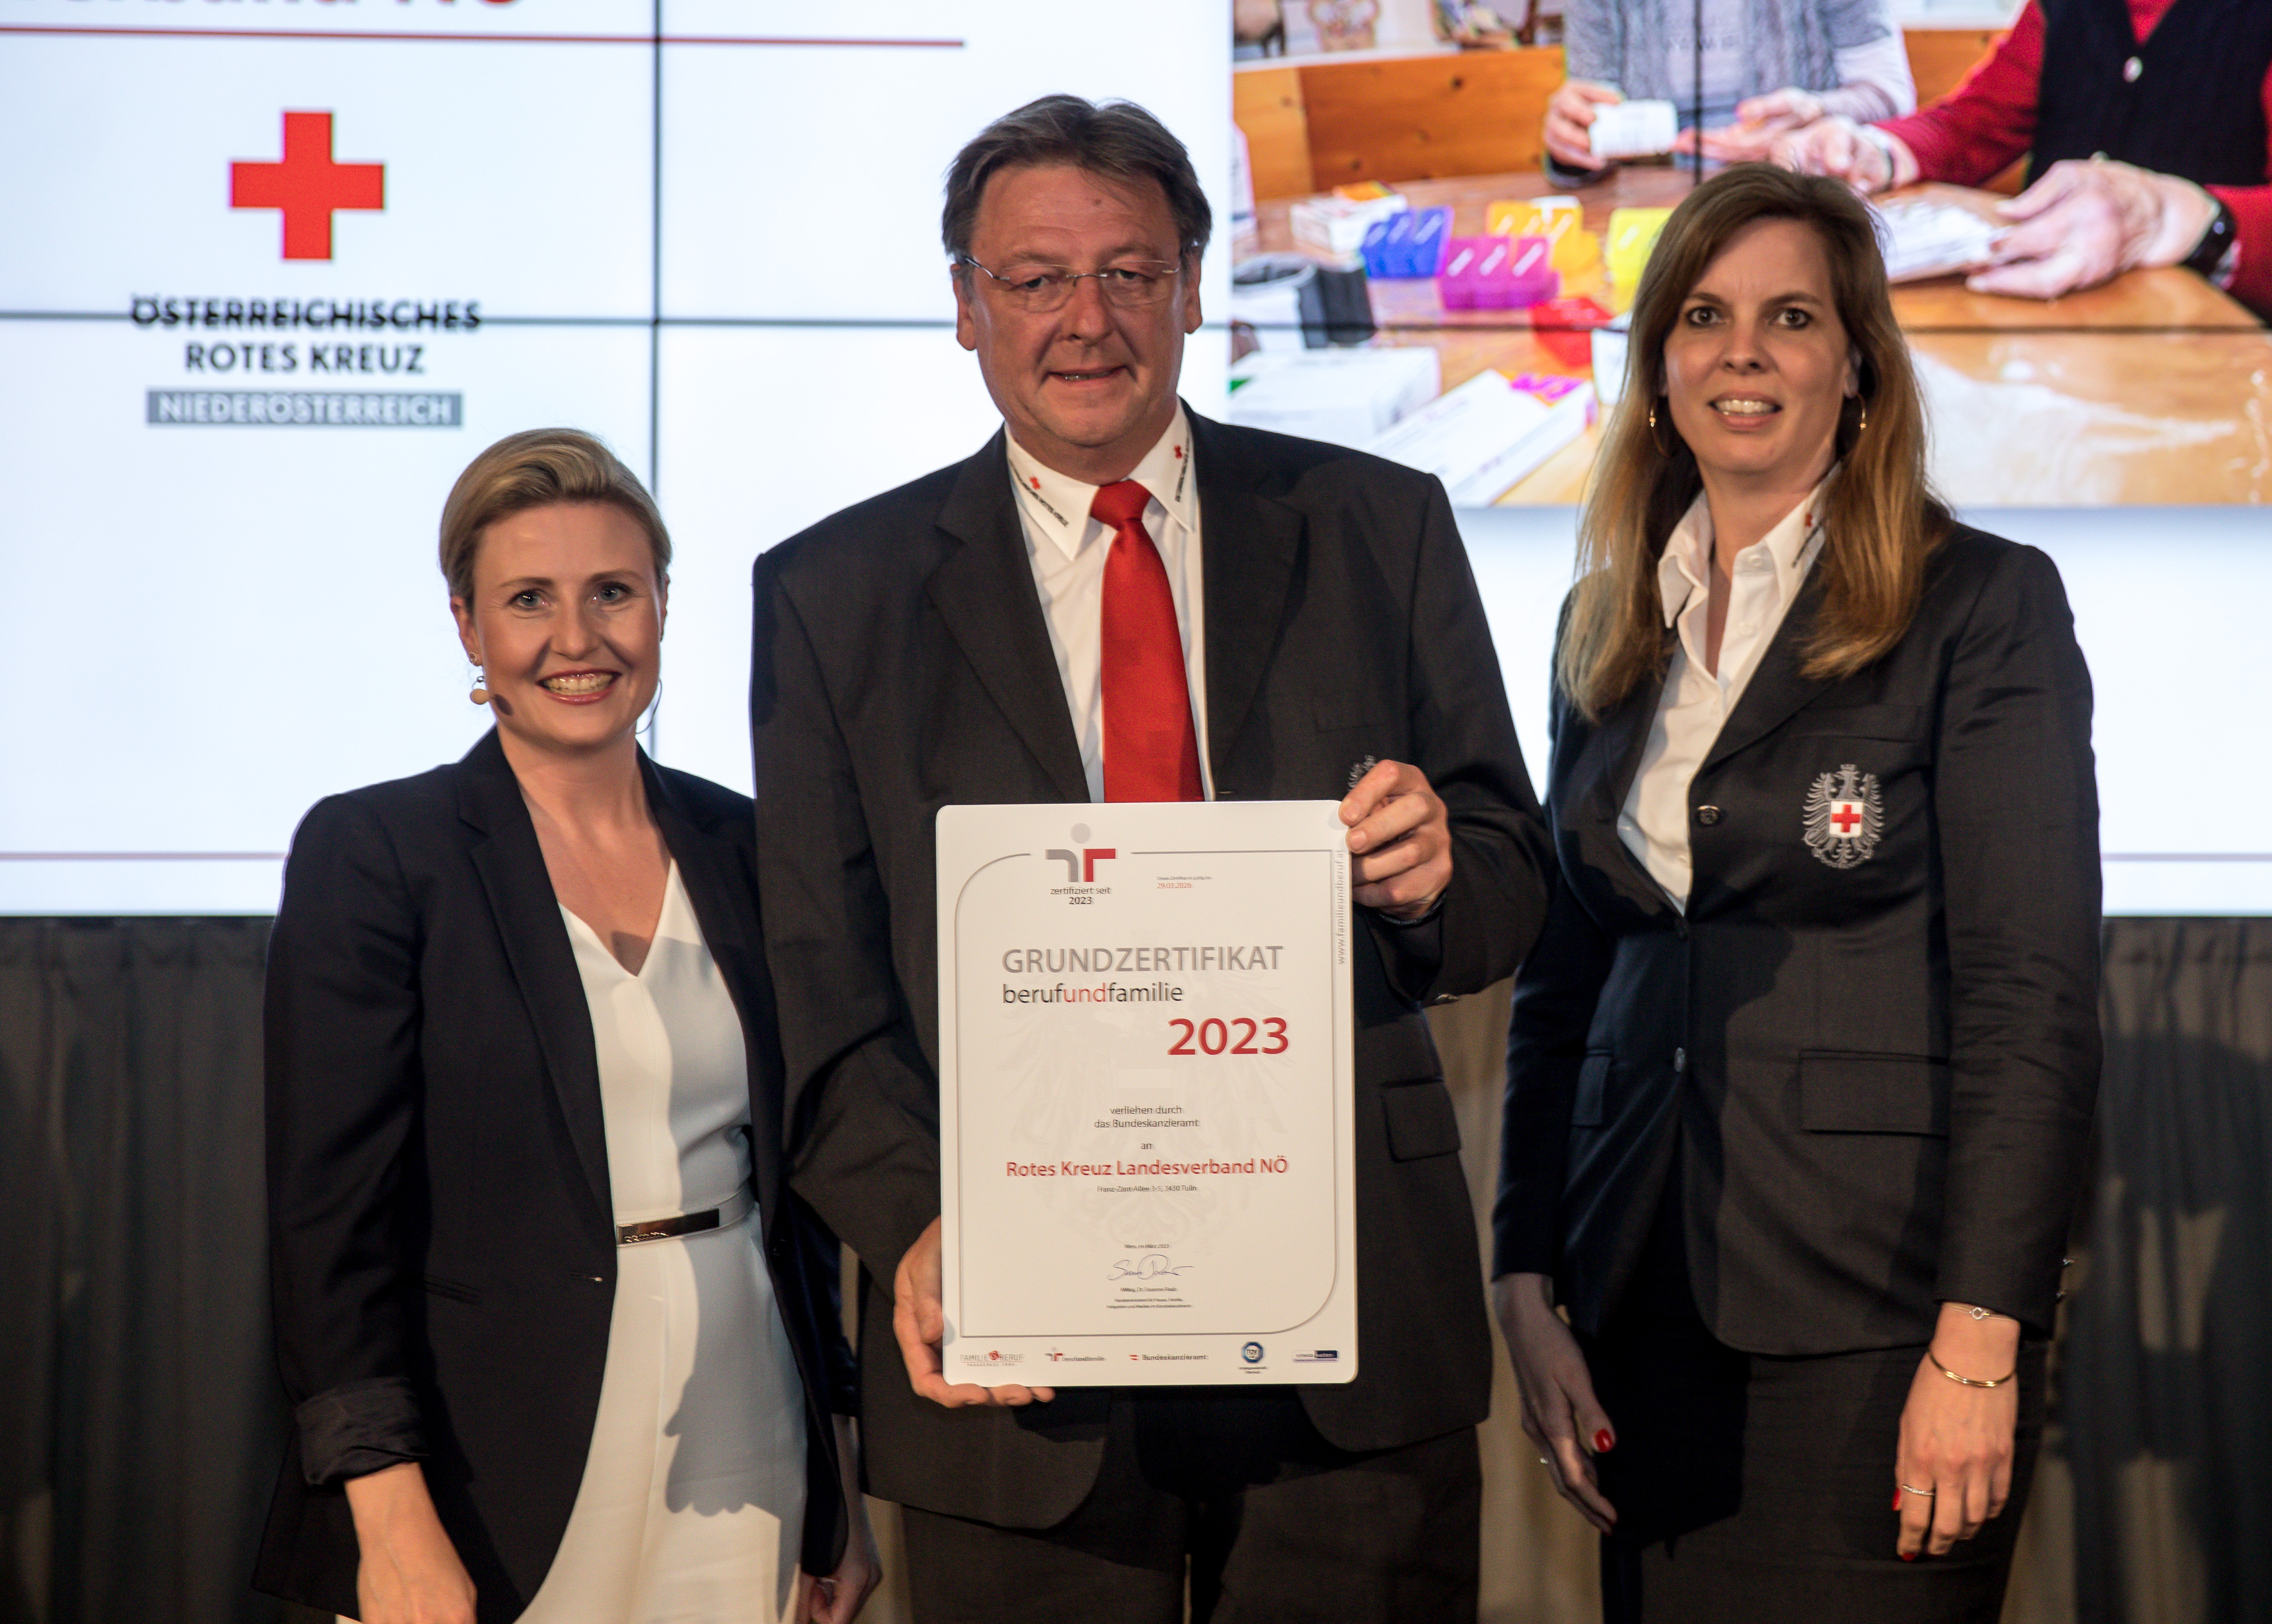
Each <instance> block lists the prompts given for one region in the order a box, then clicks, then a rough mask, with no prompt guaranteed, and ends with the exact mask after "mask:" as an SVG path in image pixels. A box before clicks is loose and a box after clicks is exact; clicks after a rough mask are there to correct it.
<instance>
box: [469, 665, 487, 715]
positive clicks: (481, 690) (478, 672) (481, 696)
mask: <svg viewBox="0 0 2272 1624" xmlns="http://www.w3.org/2000/svg"><path fill="white" fill-rule="evenodd" d="M466 669H467V670H470V671H472V672H473V674H474V691H473V692H471V693H468V694H467V695H466V697H467V699H469V700H472V701H473V702H474V703H475V704H476V705H486V704H488V703H489V702H490V690H489V677H488V676H487V674H486V673H484V672H483V671H482V668H481V667H480V666H478V665H475V664H474V663H473V662H471V661H467V664H466Z"/></svg>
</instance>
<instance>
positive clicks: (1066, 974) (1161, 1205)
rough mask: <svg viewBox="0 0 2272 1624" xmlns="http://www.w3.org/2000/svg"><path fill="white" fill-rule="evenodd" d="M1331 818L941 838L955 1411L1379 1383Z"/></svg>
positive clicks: (960, 815)
mask: <svg viewBox="0 0 2272 1624" xmlns="http://www.w3.org/2000/svg"><path fill="white" fill-rule="evenodd" d="M1346 838H1347V831H1346V830H1345V829H1344V828H1343V827H1342V821H1341V819H1340V817H1339V816H1338V815H1337V809H1336V804H1335V803H1334V802H1332V801H1278V802H1242V801H1234V802H1214V803H1206V802H1188V803H1183V804H1168V805H1148V804H1147V805H1138V804H1105V805H1048V806H949V807H946V808H945V809H944V810H942V811H941V812H939V814H938V1004H939V1138H940V1141H941V1149H942V1152H943V1159H942V1166H941V1169H940V1184H941V1186H942V1187H941V1191H940V1195H941V1202H942V1205H941V1211H942V1213H943V1214H944V1216H945V1224H944V1232H943V1239H944V1242H945V1254H944V1285H945V1310H946V1334H945V1345H944V1354H945V1374H946V1377H947V1379H948V1380H949V1381H975V1382H978V1383H980V1384H982V1385H984V1386H989V1387H998V1386H1002V1385H1005V1384H1006V1383H1011V1382H1017V1383H1022V1384H1028V1385H1038V1386H1044V1387H1102V1386H1110V1387H1124V1386H1139V1385H1177V1384H1207V1385H1219V1384H1222V1383H1228V1382H1237V1381H1261V1382H1267V1383H1276V1382H1291V1381H1302V1382H1337V1381H1351V1380H1353V1379H1354V1378H1355V1377H1356V1357H1357V1350H1356V1214H1355V1211H1354V1204H1353V1180H1352V1175H1351V1160H1352V1150H1353V1145H1352V1138H1351V1114H1350V1113H1351V1084H1352V1077H1353V1071H1352V1066H1351V1058H1350V1035H1351V1022H1350V1015H1349V852H1348V847H1347V844H1346Z"/></svg>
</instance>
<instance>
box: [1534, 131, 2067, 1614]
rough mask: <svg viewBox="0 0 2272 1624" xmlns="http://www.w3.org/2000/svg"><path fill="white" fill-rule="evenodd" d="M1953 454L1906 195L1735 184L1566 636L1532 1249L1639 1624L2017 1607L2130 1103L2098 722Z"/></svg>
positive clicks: (1607, 479) (1546, 1313) (1687, 270)
mask: <svg viewBox="0 0 2272 1624" xmlns="http://www.w3.org/2000/svg"><path fill="white" fill-rule="evenodd" d="M1556 677H1557V680H1556V685H1555V692H1554V699H1553V733H1554V755H1553V764H1552V767H1551V783H1550V793H1549V796H1548V808H1549V814H1550V817H1551V822H1552V827H1553V833H1554V839H1555V844H1556V849H1557V852H1558V867H1559V878H1558V885H1557V887H1556V892H1555V896H1554V900H1553V902H1552V904H1551V909H1550V911H1549V915H1548V921H1547V924H1546V927H1545V931H1544V933H1543V936H1542V938H1541V939H1540V941H1539V944H1538V946H1537V947H1536V949H1535V950H1534V951H1533V952H1532V954H1531V956H1530V958H1529V959H1528V961H1527V962H1526V963H1525V964H1524V966H1523V969H1522V971H1521V977H1520V978H1519V980H1518V983H1517V987H1516V995H1515V1007H1514V1014H1513V1029H1512V1035H1511V1042H1510V1049H1509V1057H1508V1070H1507V1108H1506V1119H1505V1135H1504V1142H1503V1146H1502V1158H1501V1164H1500V1179H1499V1190H1498V1202H1497V1208H1496V1211H1495V1214H1494V1230H1495V1237H1494V1239H1495V1243H1496V1262H1495V1266H1494V1267H1495V1273H1496V1274H1497V1276H1498V1279H1497V1280H1496V1282H1495V1285H1494V1292H1495V1297H1496V1300H1497V1306H1498V1313H1499V1318H1500V1322H1501V1325H1502V1328H1504V1329H1505V1331H1506V1337H1507V1341H1508V1344H1509V1347H1510V1349H1511V1351H1513V1356H1514V1363H1515V1368H1516V1373H1517V1374H1518V1376H1519V1378H1520V1380H1521V1388H1522V1395H1523V1411H1524V1426H1525V1428H1526V1430H1527V1431H1528V1433H1529V1434H1530V1436H1531V1437H1532V1439H1533V1440H1534V1441H1536V1443H1537V1445H1538V1447H1539V1448H1540V1449H1541V1450H1542V1451H1543V1452H1544V1453H1543V1455H1542V1456H1541V1461H1542V1463H1543V1464H1545V1465H1546V1466H1547V1467H1548V1469H1549V1470H1550V1471H1551V1472H1552V1473H1553V1474H1554V1477H1555V1480H1556V1485H1557V1486H1558V1489H1559V1490H1560V1491H1561V1492H1562V1493H1563V1494H1564V1496H1565V1497H1566V1499H1568V1500H1569V1501H1571V1503H1572V1504H1573V1505H1574V1506H1576V1507H1577V1508H1579V1509H1580V1511H1581V1513H1583V1514H1584V1515H1586V1516H1587V1518H1588V1520H1589V1521H1590V1522H1592V1523H1594V1525H1595V1526H1596V1528H1598V1529H1599V1530H1602V1532H1603V1597H1604V1605H1605V1610H1606V1613H1607V1615H1608V1616H1609V1617H1610V1618H1611V1619H1613V1620H1642V1619H1646V1620H1719V1619H1730V1620H1734V1619H1741V1620H1745V1624H1761V1621H1763V1620H1784V1619H1788V1620H1818V1619H1822V1618H1830V1617H1835V1618H1838V1619H1840V1620H1965V1619H1969V1620H1984V1621H1990V1620H1994V1619H1995V1618H1996V1617H1997V1615H1998V1612H1999V1606H2000V1603H2001V1598H2002V1592H2003V1587H2004V1582H2005V1578H2006V1575H2007V1571H2008V1567H2009V1562H2010V1556H2011V1549H2012V1538H2013V1535H2014V1528H2015V1525H2016V1523H2017V1522H2018V1520H2019V1519H2018V1515H2017V1508H2018V1506H2019V1505H2020V1504H2021V1503H2022V1501H2023V1499H2024V1496H2025V1493H2026V1486H2027V1478H2028V1474H2029V1465H2030V1463H2031V1461H2032V1458H2033V1454H2034V1449H2035V1446H2036V1442H2037V1438H2038V1436H2039V1434H2040V1431H2041V1426H2042V1418H2043V1406H2044V1385H2043V1378H2044V1346H2045V1342H2046V1339H2047V1337H2048V1336H2049V1334H2050V1331H2051V1328H2052V1318H2053V1313H2054V1309H2053V1305H2054V1302H2055V1300H2056V1298H2057V1297H2058V1295H2059V1271H2060V1268H2061V1266H2062V1262H2063V1260H2062V1258H2061V1255H2060V1254H2061V1250H2062V1247H2063V1245H2064V1242H2065V1239H2066V1225H2067V1223H2068V1221H2069V1219H2070V1217H2071V1216H2072V1214H2073V1212H2074V1207H2075V1203H2076V1201H2077V1200H2078V1198H2079V1195H2080V1192H2081V1183H2082V1179H2083V1174H2084V1167H2085V1164H2084V1156H2085V1146H2086V1142H2087V1140H2088V1136H2089V1122H2090V1113H2091V1107H2092V1103H2093V1098H2094V1094H2095V1090H2096V1083H2097V1074H2098V1054H2099V1051H2098V1027H2097V1015H2096V995H2097V972H2098V947H2097V925H2098V900H2099V897H2098V852H2097V808H2096V790H2095V784H2094V779H2093V775H2092V765H2091V753H2090V685H2089V674H2088V672H2087V671H2086V670H2085V669H2084V665H2083V662H2082V657H2081V652H2080V651H2079V649H2078V648H2077V647H2076V644H2075V640H2074V629H2073V625H2072V623H2071V619H2070V617H2069V614H2068V611H2067V607H2066V599H2065V596H2064V595H2063V593H2062V592H2061V589H2060V586H2059V577H2058V573H2057V572H2056V571H2055V570H2054V569H2053V568H2052V565H2051V563H2050V561H2049V560H2048V559H2046V558H2044V556H2043V555H2041V554H2040V553H2037V552H2035V551H2033V550H2029V549H2027V548H2023V547H2018V546H2015V545H2014V544H2012V543H2009V542H2005V541H2001V540H1999V539H1998V538H1996V537H1993V536H1990V535H1983V534H1981V533H1980V532H1978V531H1977V530H1972V529H1969V528H1966V527H1964V526H1962V525H1959V524H1956V523H1954V521H1953V520H1951V519H1950V517H1949V515H1948V513H1947V510H1946V509H1945V508H1943V507H1942V506H1941V505H1939V503H1938V502H1936V501H1935V500H1934V499H1933V498H1932V496H1931V495H1930V493H1929V491H1928V490H1927V488H1926V484H1925V481H1924V418H1923V410H1922V406H1921V402H1920V400H1919V398H1918V394H1917V386H1916V384H1915V381H1914V378H1913V377H1912V375H1911V372H1910V364H1909V360H1908V356H1907V352H1906V350H1905V348H1904V347H1903V344H1902V337H1901V334H1900V333H1899V331H1898V329H1897V328H1896V326H1895V323H1894V318H1893V313H1892V309H1891V306H1890V303H1889V302H1888V298H1887V287H1886V278H1885V271H1884V266H1883V263H1882V261H1881V260H1880V257H1879V253H1878V250H1877V246H1876V243H1875V239H1874V236H1873V235H1872V223H1871V220H1870V217H1869V214H1868V213H1867V211H1866V209H1865V207H1864V206H1863V205H1862V204H1860V203H1859V202H1858V201H1857V200H1856V199H1855V198H1853V197H1852V196H1851V194H1850V193H1849V192H1847V191H1845V189H1844V188H1842V187H1841V186H1838V185H1836V184H1835V183H1831V184H1824V183H1821V182H1820V180H1819V178H1811V177H1801V176H1790V175H1785V174H1782V173H1781V172H1779V171H1776V170H1774V169H1772V168H1768V167H1767V166H1764V165H1740V166H1737V167H1735V168H1730V169H1729V170H1726V171H1724V172H1723V173H1722V174H1721V175H1719V176H1715V177H1714V178H1713V179H1711V180H1708V181H1707V182H1705V183H1703V184H1702V185H1700V187H1698V188H1697V189H1696V190H1695V191H1693V192H1692V193H1691V194H1690V195H1689V197H1688V198H1687V199H1686V200H1685V201H1684V202H1683V204H1682V205H1681V206H1680V207H1679V209H1678V210H1677V211H1676V212H1675V213H1674V214H1673V216H1672V218H1671V220H1670V221H1669V222H1668V223H1667V225H1666V228H1665V230H1664V233H1663V237H1662V238H1661V239H1660V241H1659V243H1658V244H1657V247H1656V250H1655V255H1654V257H1653V258H1652V259H1651V261H1650V264H1649V266H1648V270H1647V271H1646V273H1644V275H1643V277H1642V280H1641V283H1640V288H1639V290H1638V294H1637V297H1636V300H1635V304H1634V319H1633V342H1632V350H1631V363H1630V374H1629V378H1628V383H1627V387H1626V395H1625V398H1624V402H1623V404H1622V406H1621V407H1620V408H1619V410H1618V415H1617V416H1616V417H1615V418H1614V419H1613V420H1612V423H1611V426H1610V429H1609V432H1608V434H1607V436H1606V438H1605V443H1604V445H1603V453H1602V462H1601V465H1600V467H1599V468H1598V469H1597V473H1596V486H1595V489H1594V490H1593V491H1592V492H1591V494H1590V496H1589V500H1588V508H1587V511H1586V513H1585V516H1584V519H1583V520H1582V526H1581V579H1580V581H1579V584H1578V586H1577V587H1575V588H1574V589H1573V594H1572V597H1571V601H1570V602H1569V603H1568V604H1567V605H1566V609H1565V611H1564V617H1563V625H1562V629H1561V632H1560V635H1559V640H1558V656H1557V672H1556ZM1563 1314H1566V1316H1567V1322H1565V1321H1564V1319H1563V1317H1562V1315H1563Z"/></svg>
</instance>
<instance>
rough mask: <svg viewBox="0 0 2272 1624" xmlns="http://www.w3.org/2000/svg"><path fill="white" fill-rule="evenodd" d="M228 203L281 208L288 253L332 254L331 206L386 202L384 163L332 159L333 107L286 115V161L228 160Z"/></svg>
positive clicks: (298, 256)
mask: <svg viewBox="0 0 2272 1624" xmlns="http://www.w3.org/2000/svg"><path fill="white" fill-rule="evenodd" d="M228 206H229V207H231V208H233V209H281V210H282V211H283V212H284V257H285V258H287V259H329V258H331V257H332V211H333V209H383V208H385V206H386V166H385V164H380V163H333V161H332V116H331V115H330V114H329V113H287V114H285V115H284V161H283V162H281V163H250V162H244V163H232V164H230V165H229V166H228Z"/></svg>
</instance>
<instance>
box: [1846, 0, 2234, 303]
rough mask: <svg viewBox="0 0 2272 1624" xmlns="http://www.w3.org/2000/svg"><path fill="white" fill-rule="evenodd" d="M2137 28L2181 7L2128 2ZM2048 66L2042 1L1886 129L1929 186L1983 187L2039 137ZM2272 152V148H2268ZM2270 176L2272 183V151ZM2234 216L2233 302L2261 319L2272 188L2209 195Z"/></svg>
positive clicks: (2149, 27) (2224, 189) (2142, 31)
mask: <svg viewBox="0 0 2272 1624" xmlns="http://www.w3.org/2000/svg"><path fill="white" fill-rule="evenodd" d="M2128 4H2129V7H2130V26H2131V28H2132V30H2133V31H2134V33H2135V34H2136V35H2137V37H2138V39H2139V40H2140V41H2144V40H2145V38H2146V37H2147V35H2149V34H2151V33H2152V32H2153V31H2154V26H2155V25H2156V23H2158V22H2160V21H2161V20H2162V19H2163V17H2164V15H2165V14H2166V13H2167V12H2168V11H2169V10H2170V8H2171V6H2172V5H2174V4H2177V0H2128ZM2043 63H2044V14H2043V11H2042V8H2041V7H2040V6H2039V5H2038V4H2037V0H2028V4H2027V5H2026V7H2025V8H2024V9H2023V10H2022V11H2021V12H2020V14H2019V16H2018V17H2017V18H2016V19H2014V20H2013V23H2012V28H2011V32H2010V33H2008V34H2006V35H2005V36H2004V38H2003V39H2002V40H2000V41H1998V42H1997V45H1996V47H1995V49H1993V50H1992V51H1990V52H1989V54H1988V55H1987V56H1985V57H1984V58H1983V59H1982V60H1981V63H1980V64H1979V66H1977V67H1976V68H1974V69H1973V70H1972V71H1971V73H1970V74H1969V76H1967V77H1966V79H1965V80H1964V82H1963V83H1962V84H1961V85H1959V86H1957V87H1956V88H1955V89H1954V90H1953V91H1951V92H1949V93H1948V94H1947V95H1945V96H1943V97H1942V98H1941V99H1940V100H1939V101H1935V102H1934V103H1932V105H1931V106H1930V107H1923V108H1919V109H1917V111H1916V112H1914V113H1911V114H1910V115H1909V116H1907V117H1906V118H1889V119H1886V120H1884V121H1882V122H1881V123H1880V125H1879V128H1880V129H1882V130H1886V131H1890V132H1891V133H1893V134H1895V135H1897V136H1899V137H1901V138H1902V142H1903V143H1904V144H1905V145H1906V146H1908V147H1909V149H1910V151H1911V152H1912V153H1916V154H1917V168H1918V169H1919V170H1920V171H1921V172H1922V175H1923V177H1924V179H1926V180H1929V181H1947V182H1949V183H1953V184H1955V185H1959V186H1977V185H1980V184H1982V183H1984V182H1986V181H1988V180H1990V179H1992V177H1994V176H1996V175H1998V174H1999V173H2000V172H2001V171H2002V170H2003V169H2004V168H2005V167H2006V166H2007V165H2008V164H2010V163H2011V162H2012V161H2014V160H2015V159H2018V158H2020V157H2022V156H2024V155H2025V154H2026V153H2027V151H2028V149H2029V146H2031V145H2032V144H2033V142H2034V139H2035V131H2036V99H2037V79H2039V78H2040V76H2041V73H2042V70H2043ZM2264 110H2265V123H2266V125H2267V127H2268V129H2272V72H2268V73H2267V74H2266V75H2265V80H2264ZM2268 148H2272V142H2268ZM2266 173H2267V175H2268V176H2272V150H2268V153H2267V157H2266ZM2207 190H2208V191H2210V192H2211V193H2213V194H2214V195H2215V196H2216V197H2218V198H2222V199H2223V202H2224V205H2225V206H2226V207H2227V208H2229V209H2231V211H2232V219H2233V225H2234V227H2235V231H2234V237H2235V241H2236V242H2237V243H2238V260H2237V263H2236V266H2235V272H2234V276H2233V281H2232V286H2231V293H2232V296H2233V297H2234V298H2236V299H2238V300H2239V301H2240V302H2241V303H2244V304H2246V305H2247V306H2248V307H2249V309H2251V310H2253V311H2255V312H2256V313H2257V314H2259V315H2260V316H2262V315H2272V184H2266V185H2261V186H2211V187H2208V189H2207Z"/></svg>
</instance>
